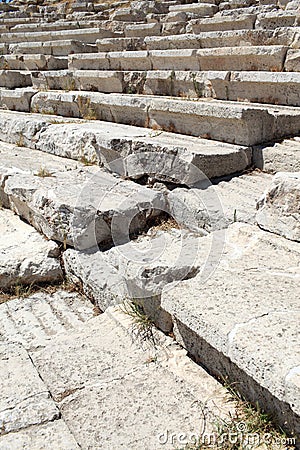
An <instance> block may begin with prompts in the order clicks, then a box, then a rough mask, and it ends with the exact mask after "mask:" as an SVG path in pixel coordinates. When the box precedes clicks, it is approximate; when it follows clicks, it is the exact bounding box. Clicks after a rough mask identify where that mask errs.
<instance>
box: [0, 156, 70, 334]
mask: <svg viewBox="0 0 300 450" xmlns="http://www.w3.org/2000/svg"><path fill="white" fill-rule="evenodd" d="M1 156H2V155H1ZM1 178H2V176H1ZM0 197H1V196H0ZM0 230H1V233H0V246H1V253H0V290H1V291H2V290H8V289H10V288H11V287H13V286H15V285H17V286H21V285H23V284H35V283H51V282H58V281H60V280H61V279H62V276H63V273H62V270H61V267H60V262H59V259H58V257H59V254H60V251H59V248H58V246H57V245H56V244H55V243H54V242H52V241H47V240H46V239H45V238H43V237H42V236H41V235H40V234H39V233H38V232H37V231H36V230H35V229H34V228H33V227H31V226H30V225H28V224H26V223H25V222H22V221H21V220H20V219H19V217H17V216H16V215H14V214H13V213H12V212H11V211H9V210H7V209H2V206H1V209H0ZM0 303H1V299H0ZM2 331H3V328H2ZM2 331H1V332H2ZM0 340H1V338H0Z"/></svg>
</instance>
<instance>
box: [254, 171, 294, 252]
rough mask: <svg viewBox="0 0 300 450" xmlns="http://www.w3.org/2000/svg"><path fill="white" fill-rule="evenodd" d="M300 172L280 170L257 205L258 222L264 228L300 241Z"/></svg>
mask: <svg viewBox="0 0 300 450" xmlns="http://www.w3.org/2000/svg"><path fill="white" fill-rule="evenodd" d="M299 195H300V172H294V173H284V172H278V173H277V174H276V175H275V176H274V178H273V179H272V183H271V184H270V185H269V186H268V189H267V190H266V191H265V192H264V194H263V196H262V197H261V198H260V200H259V202H258V205H257V210H258V211H257V223H258V224H259V226H260V227H261V228H263V229H264V230H267V231H270V232H272V233H276V234H279V235H281V236H284V237H285V238H287V239H291V240H293V241H297V242H298V243H300V226H299V208H298V205H297V198H299Z"/></svg>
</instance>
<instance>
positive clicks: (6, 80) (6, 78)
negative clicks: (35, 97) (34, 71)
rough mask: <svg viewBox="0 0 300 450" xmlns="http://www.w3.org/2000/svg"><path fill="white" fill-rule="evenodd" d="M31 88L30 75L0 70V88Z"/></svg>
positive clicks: (25, 72) (24, 72)
mask: <svg viewBox="0 0 300 450" xmlns="http://www.w3.org/2000/svg"><path fill="white" fill-rule="evenodd" d="M28 86H32V82H31V73H30V72H28V71H18V70H0V87H5V88H8V89H15V88H22V87H28Z"/></svg>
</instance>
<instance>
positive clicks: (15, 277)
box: [0, 209, 63, 289]
mask: <svg viewBox="0 0 300 450" xmlns="http://www.w3.org/2000/svg"><path fill="white" fill-rule="evenodd" d="M0 230H1V231H0V247H1V253H0V288H1V289H8V288H10V287H11V286H13V285H15V284H31V283H41V282H44V283H45V282H55V281H59V280H61V279H62V275H63V274H62V270H61V267H60V263H59V260H58V256H59V248H58V246H57V245H56V244H55V243H54V242H52V241H47V240H46V239H45V238H43V237H42V236H41V235H40V234H39V233H38V232H37V231H36V230H35V229H34V228H32V227H31V226H30V225H27V224H26V223H24V222H22V221H21V220H20V219H19V217H17V216H15V215H14V214H13V213H12V212H11V211H8V210H4V209H0Z"/></svg>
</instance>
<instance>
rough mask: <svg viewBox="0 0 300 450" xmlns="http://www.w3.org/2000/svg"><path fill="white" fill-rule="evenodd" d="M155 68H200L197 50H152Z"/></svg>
mask: <svg viewBox="0 0 300 450" xmlns="http://www.w3.org/2000/svg"><path fill="white" fill-rule="evenodd" d="M149 58H150V60H151V63H152V69H153V70H195V71H198V70H200V65H199V58H198V57H197V51H196V50H192V49H191V50H189V49H187V50H184V49H183V50H151V51H150V52H149Z"/></svg>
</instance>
